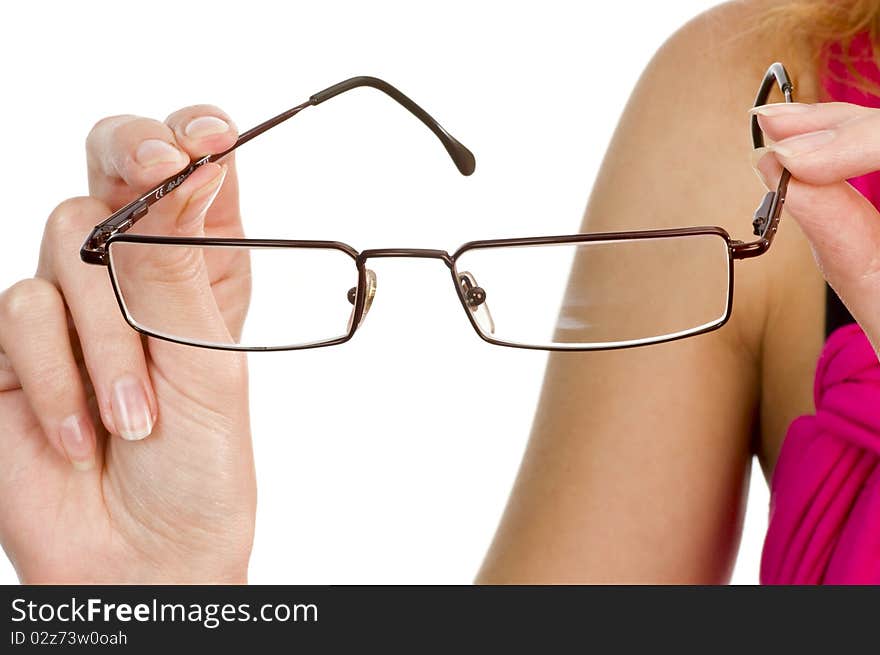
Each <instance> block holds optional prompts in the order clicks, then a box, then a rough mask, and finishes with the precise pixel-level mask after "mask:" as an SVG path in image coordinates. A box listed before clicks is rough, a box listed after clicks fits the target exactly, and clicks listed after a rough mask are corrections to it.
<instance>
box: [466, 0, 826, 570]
mask: <svg viewBox="0 0 880 655" xmlns="http://www.w3.org/2000/svg"><path fill="white" fill-rule="evenodd" d="M754 4H755V3H745V4H744V5H743V4H739V5H725V6H723V7H720V8H718V9H715V10H713V11H711V12H709V13H707V14H704V15H703V16H701V17H699V18H698V19H696V20H695V21H693V22H692V23H690V24H689V25H688V26H686V27H685V28H683V29H682V30H681V31H680V32H679V33H677V34H676V35H675V36H673V37H672V38H671V39H670V40H669V41H668V42H667V44H666V45H664V47H663V48H662V49H661V50H660V51H659V52H658V53H657V55H656V56H655V58H654V60H653V61H652V62H651V64H650V65H649V67H648V68H647V70H646V71H645V73H644V74H643V76H642V78H641V80H640V81H639V83H638V85H637V87H636V89H635V91H634V93H633V95H632V98H631V99H630V102H629V104H628V106H627V109H626V111H625V113H624V115H623V117H622V119H621V121H620V124H619V126H618V129H617V131H616V134H615V136H614V139H613V141H612V143H611V146H610V148H609V151H608V154H607V155H606V159H605V162H604V164H603V167H602V170H601V172H600V175H599V177H598V179H597V181H596V185H595V187H594V191H593V194H592V196H591V198H590V202H589V205H588V208H587V212H586V217H585V222H584V229H586V230H613V229H638V228H648V227H677V226H684V225H720V226H722V227H725V228H726V229H727V230H728V231H729V232H730V233H731V234H732V235H733V236H734V237H735V238H742V239H746V238H748V236H749V233H750V218H751V214H752V212H753V211H754V208H755V205H756V204H757V202H758V201H759V200H760V198H761V195H762V193H763V191H764V189H763V187H762V186H761V185H760V183H759V182H758V181H757V179H756V178H755V176H754V174H753V173H752V171H751V170H750V168H749V164H748V152H749V148H750V146H749V142H748V130H747V128H748V123H747V115H746V110H747V109H748V108H749V105H750V103H751V100H752V99H753V94H754V90H755V88H756V86H757V83H758V82H759V81H760V79H761V76H762V75H763V71H764V69H765V68H766V66H767V64H769V63H770V62H771V61H772V60H773V59H774V58H779V57H782V56H784V54H783V53H778V52H773V51H771V50H768V49H766V48H764V49H761V48H759V47H757V46H756V45H755V42H754V40H750V37H749V36H743V37H742V38H738V39H732V38H731V35H734V34H737V33H739V32H743V31H744V30H745V29H746V27H747V26H748V24H749V21H750V16H751V13H750V12H751V11H752V10H753V9H754V7H753V5H754ZM790 66H791V64H790ZM796 83H797V80H796ZM623 180H627V182H623ZM795 231H796V227H795V226H788V225H784V226H783V228H782V229H781V230H780V235H779V237H778V238H777V245H774V252H772V253H770V254H769V255H768V257H766V258H761V259H758V260H754V261H751V262H740V263H738V264H737V266H736V273H735V276H736V285H735V286H736V291H735V295H734V298H735V300H734V310H733V317H732V319H731V321H730V322H729V323H728V324H727V325H726V326H725V327H724V328H723V329H721V330H719V331H716V332H713V333H710V334H707V335H703V336H700V337H696V338H691V339H685V340H682V341H677V342H672V343H668V344H663V345H657V346H649V347H646V348H639V349H634V350H621V351H610V352H597V353H581V354H574V353H562V354H557V355H553V356H551V358H550V361H549V365H548V369H547V373H546V378H545V383H544V389H543V393H542V397H541V401H540V405H539V409H538V413H537V416H536V419H535V423H534V426H533V433H532V437H531V440H530V443H529V446H528V449H527V452H526V455H525V459H524V461H523V464H522V467H521V470H520V472H519V475H518V478H517V481H516V484H515V487H514V490H513V492H512V496H511V499H510V501H509V504H508V507H507V509H506V512H505V515H504V517H503V520H502V523H501V526H500V528H499V530H498V533H497V535H496V537H495V540H494V543H493V545H492V547H491V549H490V552H489V554H488V556H487V559H486V561H485V563H484V566H483V569H482V571H481V572H480V574H479V581H481V582H487V583H504V582H527V583H528V582H615V583H625V582H653V583H704V582H721V581H724V580H726V579H727V578H728V577H729V575H730V572H731V570H732V564H733V561H734V557H735V553H736V549H737V546H738V541H739V531H740V526H741V518H742V510H743V504H744V495H745V484H744V483H745V482H746V481H747V479H748V473H749V464H750V461H751V455H752V453H753V446H754V440H753V438H754V437H755V436H756V435H760V434H761V426H762V424H763V425H764V428H765V429H766V428H767V426H769V427H770V429H771V430H772V431H773V432H774V436H773V439H771V441H773V442H775V441H774V440H778V438H779V437H778V435H777V434H776V433H778V432H779V431H780V430H784V425H785V421H786V420H787V419H788V418H789V417H790V416H791V415H793V414H797V413H798V412H799V411H801V410H807V409H809V407H808V406H807V405H808V404H809V381H808V378H809V373H810V371H811V366H812V363H811V358H812V357H814V355H815V352H816V351H817V350H818V346H819V343H820V342H821V327H820V325H821V293H820V291H821V280H820V279H819V278H818V275H817V274H816V273H815V271H814V270H813V269H812V267H811V262H810V261H809V255H808V254H807V255H806V259H805V256H804V253H805V252H807V250H806V248H805V247H804V243H803V239H802V238H801V237H800V235H799V234H798V233H795ZM786 242H787V243H786ZM804 262H806V263H804ZM785 270H788V271H789V276H788V277H789V279H791V277H792V276H791V275H790V273H793V272H796V271H798V270H802V271H804V274H803V275H801V276H799V277H796V281H795V282H794V283H792V284H793V286H794V288H796V289H798V290H801V296H802V298H801V299H802V300H803V302H801V303H800V306H799V307H800V310H799V311H801V312H803V313H804V315H803V316H800V318H801V319H803V320H801V322H800V323H799V325H802V326H803V327H802V328H799V327H797V326H788V327H787V328H786V329H785V331H784V332H782V333H779V332H776V333H774V335H773V336H772V337H770V338H771V339H775V340H780V339H781V340H786V341H787V340H790V339H795V340H797V343H798V345H797V346H796V347H795V350H796V351H797V352H794V353H792V352H788V353H786V356H789V357H790V359H789V360H788V361H795V362H796V366H795V368H794V370H792V369H791V368H790V369H789V370H787V371H782V370H781V368H780V367H782V366H783V365H782V364H779V363H776V362H775V361H774V363H773V367H774V368H772V369H771V370H770V371H767V370H766V365H767V361H771V360H769V359H768V360H767V361H765V358H767V357H769V356H768V355H767V354H766V353H767V351H766V348H765V346H766V345H767V338H768V337H767V336H766V335H768V334H769V333H770V330H769V329H768V326H773V325H774V324H775V323H776V322H778V320H779V319H778V317H777V311H776V309H775V308H776V305H775V304H774V303H775V295H776V294H778V293H780V291H779V290H778V289H776V290H774V289H773V288H772V287H771V286H770V285H768V280H770V279H774V277H775V276H774V274H775V273H776V272H780V273H781V272H782V271H785ZM787 284H788V283H786V285H787ZM780 286H784V285H780ZM810 312H812V314H811V313H810ZM798 329H802V330H803V331H804V332H805V335H801V338H798V337H797V335H796V334H795V332H796V331H797V330H798ZM788 350H789V351H790V350H791V348H789V349H788ZM792 358H793V359H792ZM812 361H814V359H813V360H812ZM768 377H770V378H774V379H778V380H779V381H782V382H784V381H785V380H786V379H793V380H795V382H793V383H792V384H791V385H790V386H789V388H788V391H789V392H790V396H791V399H789V400H787V401H785V402H783V403H774V405H775V407H773V408H772V409H771V410H770V411H769V412H768V413H767V414H766V416H764V415H762V416H761V420H760V421H759V420H757V419H758V409H759V406H760V404H761V403H762V402H767V401H768V400H771V401H772V400H773V399H772V398H769V399H768V398H767V397H766V395H765V397H764V398H763V399H762V379H767V378H768ZM805 380H806V382H805ZM792 390H793V391H792ZM770 450H771V451H774V449H773V448H770ZM773 456H775V451H774V452H772V453H771V458H772V457H773Z"/></svg>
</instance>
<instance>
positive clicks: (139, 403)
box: [111, 375, 153, 441]
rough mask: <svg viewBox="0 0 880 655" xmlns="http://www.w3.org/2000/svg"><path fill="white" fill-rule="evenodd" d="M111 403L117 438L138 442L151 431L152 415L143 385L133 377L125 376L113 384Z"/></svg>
mask: <svg viewBox="0 0 880 655" xmlns="http://www.w3.org/2000/svg"><path fill="white" fill-rule="evenodd" d="M111 403H112V406H113V423H114V425H115V426H116V429H117V430H118V431H119V436H120V437H122V438H123V439H125V440H126V441H138V440H139V439H143V438H144V437H147V436H149V434H150V432H152V431H153V415H152V412H151V411H150V403H149V400H148V399H147V392H146V391H145V390H144V385H143V384H142V383H141V381H140V380H139V379H137V378H136V377H135V376H133V375H125V376H123V377H121V378H119V379H118V380H116V382H114V383H113V394H112V399H111Z"/></svg>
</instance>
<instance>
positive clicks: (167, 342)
mask: <svg viewBox="0 0 880 655" xmlns="http://www.w3.org/2000/svg"><path fill="white" fill-rule="evenodd" d="M225 175H226V169H225V168H223V167H220V166H217V165H216V164H206V165H205V166H203V167H201V168H200V169H199V170H197V171H196V172H195V173H193V175H192V176H191V177H190V178H189V179H188V180H187V181H186V182H185V183H184V185H182V186H181V188H180V189H178V190H177V192H176V193H175V194H170V195H169V196H167V197H166V198H164V199H163V200H162V201H160V202H159V203H156V205H154V210H156V211H151V212H150V214H149V215H148V218H149V219H150V222H149V223H147V221H146V220H145V221H144V223H145V227H146V228H147V230H148V236H147V237H146V238H144V237H136V236H125V237H122V238H121V239H117V240H115V241H113V242H111V244H110V263H111V267H112V272H113V279H114V284H115V286H116V289H117V292H118V294H119V297H120V300H121V301H122V304H123V306H124V309H125V312H126V316H127V318H128V320H129V321H130V322H131V323H133V324H134V325H135V326H136V327H137V328H139V329H140V330H142V331H143V332H146V333H147V334H151V335H155V337H157V338H151V339H149V354H150V358H151V363H152V368H153V370H152V371H151V372H152V374H153V375H154V376H156V375H159V376H161V377H164V378H165V379H166V380H169V381H172V380H173V381H174V384H175V386H177V387H178V388H183V389H185V390H186V393H187V394H188V395H189V397H190V398H191V399H192V400H196V401H197V402H199V403H200V404H202V405H203V406H205V407H207V408H212V409H217V410H218V411H220V410H222V409H223V408H224V407H229V405H228V400H229V399H225V398H223V397H222V395H223V394H222V390H223V388H224V387H229V386H230V385H223V384H221V381H222V379H223V378H222V376H223V374H224V371H230V372H236V371H238V370H239V369H243V365H242V363H241V361H240V360H242V359H243V355H242V354H241V353H230V352H222V351H217V350H211V349H210V348H211V347H212V346H213V347H215V348H216V347H217V346H223V345H230V344H234V343H235V339H234V338H233V337H232V336H231V334H230V327H229V326H228V325H227V322H226V319H225V317H224V312H223V311H222V308H221V307H220V306H219V305H218V302H217V298H216V297H215V289H214V286H213V285H214V283H215V280H213V279H212V270H211V266H210V265H209V260H210V257H211V254H210V252H209V251H210V248H209V247H206V246H205V245H204V244H199V243H197V242H194V243H186V242H184V243H179V242H178V243H167V242H166V243H163V242H161V240H156V239H152V240H151V237H150V236H149V235H150V234H155V235H157V236H164V235H173V236H175V237H200V236H203V234H204V220H205V215H206V214H207V212H208V210H209V208H210V207H211V204H212V202H213V201H214V199H215V198H216V197H217V195H218V193H219V192H220V189H221V188H222V185H223V182H224V179H225ZM166 201H168V204H164V203H165V202H166ZM243 302H245V303H246V299H243ZM173 341H177V342H183V343H188V344H193V345H196V346H202V347H187V346H184V345H180V344H179V343H178V344H175V343H171V342H173ZM239 378H240V375H236V376H235V377H234V379H231V381H232V382H234V384H231V386H232V387H234V389H230V393H232V394H233V395H236V394H237V395H240V394H241V389H240V386H241V383H242V381H241V380H240V379H239ZM184 385H185V386H184ZM218 387H219V388H218Z"/></svg>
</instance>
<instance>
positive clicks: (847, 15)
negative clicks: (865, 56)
mask: <svg viewBox="0 0 880 655" xmlns="http://www.w3.org/2000/svg"><path fill="white" fill-rule="evenodd" d="M764 20H765V21H766V24H767V26H768V27H770V28H772V29H776V30H784V32H783V33H786V34H788V35H790V36H791V37H792V38H793V39H797V40H800V41H801V42H803V43H804V44H805V45H807V47H808V49H809V51H810V52H811V53H812V54H813V57H814V62H813V63H814V64H815V65H817V66H821V67H822V68H823V69H825V70H827V65H828V58H829V57H830V56H832V55H831V52H830V51H829V49H828V47H827V46H828V45H829V44H835V43H836V44H840V49H839V51H837V52H836V53H835V54H834V58H835V59H836V60H837V61H839V62H840V63H841V64H843V65H844V66H845V68H846V70H847V71H848V73H849V78H848V79H849V80H850V83H851V84H854V85H855V86H856V87H858V88H860V89H862V90H864V91H868V92H871V93H873V94H875V95H880V85H878V83H877V82H875V81H873V80H871V79H868V78H866V77H865V76H864V75H862V74H861V73H860V72H859V71H858V70H857V68H856V67H855V66H854V60H853V58H852V53H851V52H850V45H851V44H852V41H853V39H855V38H856V37H858V36H860V35H862V34H865V33H867V34H868V36H869V37H870V42H871V44H876V43H878V40H877V37H878V36H880V0H790V1H789V2H785V3H779V4H776V5H774V6H773V7H771V8H769V9H768V10H767V13H766V15H765V16H764ZM876 60H877V57H876V52H875V61H876Z"/></svg>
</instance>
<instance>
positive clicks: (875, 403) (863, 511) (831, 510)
mask: <svg viewBox="0 0 880 655" xmlns="http://www.w3.org/2000/svg"><path fill="white" fill-rule="evenodd" d="M841 52H842V50H841V48H840V46H838V45H835V46H831V47H830V48H829V55H830V58H829V66H828V73H827V75H826V77H825V79H824V80H823V87H824V91H825V92H826V94H827V96H826V97H825V98H823V100H837V101H842V102H852V103H856V104H861V105H867V106H872V107H880V98H878V97H877V96H873V95H870V94H867V93H864V92H862V91H858V90H857V89H855V88H853V87H852V85H851V83H852V81H853V78H852V76H851V74H850V73H849V71H847V70H846V67H845V66H844V65H843V64H842V63H841V62H840V60H839V56H840V54H841ZM850 54H851V55H853V57H854V59H855V60H856V61H855V62H854V63H855V66H856V68H857V70H858V71H859V72H860V73H861V74H862V75H864V76H866V77H868V78H869V79H871V80H874V81H876V82H880V70H878V68H877V66H876V65H875V64H874V63H873V56H872V50H871V43H870V40H869V39H868V37H867V35H862V36H860V37H858V38H857V39H856V40H855V41H854V42H853V44H852V47H851V49H850ZM850 183H852V184H853V186H855V187H856V188H857V189H858V190H859V191H860V192H861V193H862V194H863V195H864V196H865V197H867V198H868V199H869V200H871V202H872V203H873V204H874V205H875V206H880V173H878V172H875V173H870V174H868V175H864V176H862V177H859V178H856V179H853V180H850ZM813 395H814V400H815V407H816V413H815V415H813V416H801V417H799V418H797V419H796V420H795V421H794V422H793V423H792V424H791V426H789V429H788V433H787V435H786V437H785V442H784V443H783V445H782V450H781V452H780V454H779V459H778V461H777V463H776V469H775V471H774V472H773V479H772V481H771V485H770V523H769V527H768V530H767V536H766V539H765V541H764V552H763V557H762V561H761V582H762V583H763V584H880V488H878V484H880V363H878V360H877V355H876V354H875V353H874V350H873V349H872V347H871V344H870V343H869V342H868V339H867V338H866V337H865V334H864V333H863V332H862V330H861V328H859V326H857V325H847V326H845V327H841V328H839V329H837V330H836V331H835V332H834V333H833V334H831V336H830V337H829V338H828V341H827V342H826V344H825V347H824V349H823V351H822V354H821V356H820V358H819V362H818V365H817V368H816V378H815V382H814V389H813Z"/></svg>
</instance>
